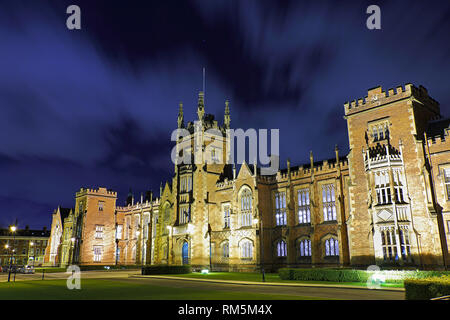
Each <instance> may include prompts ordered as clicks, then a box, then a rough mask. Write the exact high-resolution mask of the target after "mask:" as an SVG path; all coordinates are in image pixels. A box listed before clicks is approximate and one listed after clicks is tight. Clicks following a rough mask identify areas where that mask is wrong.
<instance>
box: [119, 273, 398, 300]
mask: <svg viewBox="0 0 450 320" xmlns="http://www.w3.org/2000/svg"><path fill="white" fill-rule="evenodd" d="M114 280H116V281H133V282H141V283H142V282H146V283H148V284H152V285H157V286H165V287H176V288H195V289H205V290H223V291H239V292H249V293H265V294H282V295H291V296H303V297H315V298H324V299H344V300H404V299H405V292H404V290H370V289H366V288H361V287H355V288H348V287H344V286H340V287H324V286H323V285H322V286H310V285H306V286H305V285H302V284H298V285H291V284H288V285H278V284H274V283H270V284H269V283H255V282H246V283H245V284H242V283H239V284H238V283H235V282H234V281H220V282H218V281H214V280H213V281H195V280H197V279H189V280H186V278H185V279H179V278H175V277H159V276H152V277H149V276H131V277H130V278H128V279H118V278H116V279H114Z"/></svg>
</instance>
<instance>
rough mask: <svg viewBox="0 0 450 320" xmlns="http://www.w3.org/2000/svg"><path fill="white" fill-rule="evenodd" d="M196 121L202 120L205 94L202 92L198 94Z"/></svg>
mask: <svg viewBox="0 0 450 320" xmlns="http://www.w3.org/2000/svg"><path fill="white" fill-rule="evenodd" d="M197 115H198V120H203V116H204V115H205V94H204V93H203V91H200V92H199V93H198V105H197Z"/></svg>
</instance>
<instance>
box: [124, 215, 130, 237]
mask: <svg viewBox="0 0 450 320" xmlns="http://www.w3.org/2000/svg"><path fill="white" fill-rule="evenodd" d="M126 220H127V226H126V230H125V240H128V238H129V237H130V229H131V217H130V216H127V218H126Z"/></svg>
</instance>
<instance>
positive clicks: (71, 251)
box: [69, 237, 75, 264]
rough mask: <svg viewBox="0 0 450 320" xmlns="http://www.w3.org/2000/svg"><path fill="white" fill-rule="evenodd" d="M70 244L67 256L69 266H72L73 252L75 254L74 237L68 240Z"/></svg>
mask: <svg viewBox="0 0 450 320" xmlns="http://www.w3.org/2000/svg"><path fill="white" fill-rule="evenodd" d="M70 243H71V244H72V245H71V246H70V252H69V253H70V255H69V264H73V254H74V252H75V238H74V237H72V238H70Z"/></svg>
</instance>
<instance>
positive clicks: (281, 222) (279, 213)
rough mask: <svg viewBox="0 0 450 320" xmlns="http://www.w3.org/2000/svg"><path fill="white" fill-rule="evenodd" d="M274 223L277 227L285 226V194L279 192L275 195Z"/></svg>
mask: <svg viewBox="0 0 450 320" xmlns="http://www.w3.org/2000/svg"><path fill="white" fill-rule="evenodd" d="M275 222H276V224H277V226H285V225H286V223H287V217H286V192H284V191H281V192H277V193H276V194H275Z"/></svg>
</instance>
